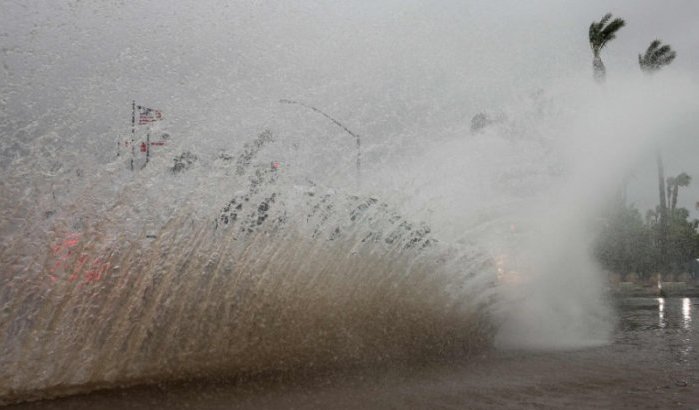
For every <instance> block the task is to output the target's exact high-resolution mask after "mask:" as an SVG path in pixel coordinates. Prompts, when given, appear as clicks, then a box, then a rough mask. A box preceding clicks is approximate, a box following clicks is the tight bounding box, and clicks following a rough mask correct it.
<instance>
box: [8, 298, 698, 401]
mask: <svg viewBox="0 0 699 410" xmlns="http://www.w3.org/2000/svg"><path fill="white" fill-rule="evenodd" d="M618 312H619V317H620V320H619V324H618V330H617V332H616V334H615V338H614V341H613V343H612V344H610V345H608V346H602V347H597V348H591V349H586V350H580V351H572V352H571V351H567V352H523V351H491V352H488V353H487V354H484V355H481V356H479V357H477V358H474V359H471V360H469V361H468V362H464V363H459V362H456V363H439V364H431V365H426V366H422V367H398V368H396V367H392V368H391V369H384V370H377V369H372V370H370V371H369V370H355V371H352V372H347V373H344V374H337V373H333V374H329V375H315V376H313V377H311V378H307V379H305V380H303V381H299V380H296V381H294V382H270V381H265V383H264V384H260V383H257V384H255V383H244V384H233V383H227V382H218V383H213V382H192V383H184V384H179V385H166V386H150V387H140V388H132V389H124V390H115V391H107V392H99V393H93V394H89V395H84V396H75V397H69V398H64V399H58V400H52V401H42V402H34V403H25V404H22V405H16V406H10V407H8V409H17V410H19V409H27V410H29V409H37V410H39V409H41V410H44V409H102V408H104V409H130V410H138V409H148V410H155V409H231V408H235V409H330V408H333V409H367V408H370V409H371V408H376V409H406V408H414V409H481V408H482V409H487V408H505V409H521V408H536V409H542V408H544V409H546V408H551V409H554V408H603V409H606V408H609V409H612V408H613V409H626V408H628V409H632V408H633V409H636V408H658V409H666V408H688V409H699V359H698V358H697V349H699V329H698V328H699V323H697V322H698V321H699V316H698V315H699V299H689V298H669V299H650V298H634V299H625V300H623V301H620V302H619V306H618Z"/></svg>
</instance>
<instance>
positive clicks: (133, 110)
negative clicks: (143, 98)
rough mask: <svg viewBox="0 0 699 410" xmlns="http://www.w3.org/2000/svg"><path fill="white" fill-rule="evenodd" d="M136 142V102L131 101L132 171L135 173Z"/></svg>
mask: <svg viewBox="0 0 699 410" xmlns="http://www.w3.org/2000/svg"><path fill="white" fill-rule="evenodd" d="M135 140H136V100H133V101H131V170H132V171H133V159H134V156H135V155H136V152H135V151H134V142H135Z"/></svg>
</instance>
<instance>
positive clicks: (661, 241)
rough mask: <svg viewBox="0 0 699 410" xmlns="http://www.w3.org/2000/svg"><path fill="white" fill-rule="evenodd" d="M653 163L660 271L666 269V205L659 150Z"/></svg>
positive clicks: (663, 169) (661, 159) (662, 167)
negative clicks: (656, 182) (655, 165)
mask: <svg viewBox="0 0 699 410" xmlns="http://www.w3.org/2000/svg"><path fill="white" fill-rule="evenodd" d="M655 161H656V163H657V165H658V192H659V193H660V224H659V225H660V226H659V228H660V229H659V231H658V246H659V248H660V270H661V271H662V270H664V269H665V268H666V266H665V265H666V263H665V261H666V259H667V258H666V255H667V203H666V202H665V167H664V166H663V158H662V156H661V155H660V148H658V149H657V151H656V153H655Z"/></svg>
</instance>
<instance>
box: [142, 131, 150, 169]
mask: <svg viewBox="0 0 699 410" xmlns="http://www.w3.org/2000/svg"><path fill="white" fill-rule="evenodd" d="M149 159H150V127H149V128H148V133H147V134H146V164H147V163H148V160H149ZM143 167H144V168H145V167H146V166H145V165H143Z"/></svg>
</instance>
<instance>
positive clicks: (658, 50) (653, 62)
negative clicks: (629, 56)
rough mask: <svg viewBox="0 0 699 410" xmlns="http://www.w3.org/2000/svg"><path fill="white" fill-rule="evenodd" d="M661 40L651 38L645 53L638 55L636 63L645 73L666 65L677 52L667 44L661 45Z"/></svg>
mask: <svg viewBox="0 0 699 410" xmlns="http://www.w3.org/2000/svg"><path fill="white" fill-rule="evenodd" d="M662 44H663V43H662V41H660V40H653V41H652V42H651V43H650V45H649V46H648V49H647V50H646V53H645V54H639V55H638V64H639V65H640V66H641V70H643V72H645V73H649V74H651V73H654V72H656V71H658V70H660V69H661V68H663V67H665V66H666V65H668V64H670V63H672V61H673V60H674V59H675V57H677V53H676V52H675V51H674V50H673V49H672V47H670V46H669V45H668V44H665V45H662Z"/></svg>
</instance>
